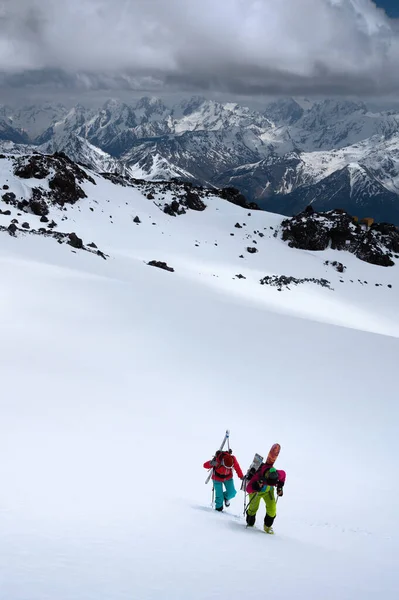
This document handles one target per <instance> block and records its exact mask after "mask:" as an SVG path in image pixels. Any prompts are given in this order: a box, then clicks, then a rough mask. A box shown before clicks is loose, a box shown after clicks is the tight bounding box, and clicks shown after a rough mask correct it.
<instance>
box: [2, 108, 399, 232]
mask: <svg viewBox="0 0 399 600" xmlns="http://www.w3.org/2000/svg"><path fill="white" fill-rule="evenodd" d="M0 139H2V140H7V141H11V142H14V143H16V144H25V145H26V144H31V145H32V146H33V147H34V148H35V149H36V150H37V151H41V152H46V153H52V152H55V151H62V152H65V153H66V154H67V155H68V156H70V157H71V158H72V159H73V160H76V161H77V162H81V163H84V164H86V165H88V166H90V167H91V168H92V169H94V170H95V171H97V172H102V171H108V172H119V173H128V174H130V175H131V176H133V177H137V178H142V179H148V180H166V179H171V178H180V179H183V180H187V181H191V182H194V183H196V184H201V185H207V186H217V187H225V186H234V187H236V188H238V189H239V190H240V191H241V192H242V193H244V194H245V195H246V196H247V199H248V200H249V201H255V202H257V203H258V204H259V205H260V206H261V207H262V208H266V209H267V210H270V211H274V212H278V213H280V214H287V215H291V214H294V213H295V212H298V211H300V210H303V209H304V208H305V206H306V205H307V204H309V203H315V206H316V208H318V209H320V210H321V209H322V210H329V209H333V208H343V209H345V210H348V211H349V212H350V213H352V214H356V215H357V216H359V217H365V216H372V217H374V218H376V219H378V220H383V221H389V222H394V223H399V114H397V113H393V112H378V113H376V112H372V111H370V110H368V108H367V106H366V105H365V104H364V103H362V102H354V101H349V100H335V99H327V100H322V101H317V102H312V101H309V100H306V99H305V100H303V99H302V100H300V99H292V98H290V99H282V100H278V101H275V102H272V103H271V104H269V105H268V106H265V109H264V110H263V111H255V110H251V109H249V108H247V107H243V106H240V105H239V104H237V103H220V102H215V101H211V100H207V99H205V98H203V97H193V98H191V99H188V100H183V101H181V102H179V103H177V104H175V105H173V106H171V107H168V106H167V105H166V104H165V103H164V102H163V101H162V100H160V99H157V98H147V97H144V98H142V99H140V100H139V101H138V102H136V103H132V104H128V103H125V102H121V101H119V100H109V101H107V102H106V103H105V104H104V105H103V107H102V108H101V109H91V108H86V107H84V106H82V105H77V106H75V107H73V108H72V109H66V108H65V107H63V106H62V105H54V106H53V105H51V104H46V105H44V106H39V107H35V106H30V107H28V108H25V109H19V110H17V111H13V110H12V109H10V108H9V107H6V106H3V107H2V108H1V110H0Z"/></svg>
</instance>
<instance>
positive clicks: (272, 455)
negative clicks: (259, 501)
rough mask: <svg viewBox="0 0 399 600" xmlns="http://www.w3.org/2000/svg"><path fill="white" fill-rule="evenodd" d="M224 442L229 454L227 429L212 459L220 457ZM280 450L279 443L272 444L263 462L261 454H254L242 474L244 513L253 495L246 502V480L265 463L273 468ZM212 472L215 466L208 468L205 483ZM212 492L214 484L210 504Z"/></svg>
mask: <svg viewBox="0 0 399 600" xmlns="http://www.w3.org/2000/svg"><path fill="white" fill-rule="evenodd" d="M226 443H227V451H228V453H229V454H231V450H230V430H229V429H227V430H226V433H225V436H224V438H223V441H222V443H221V445H220V448H219V450H218V451H217V452H216V453H215V455H214V457H213V459H215V458H216V457H220V454H221V453H223V450H224V447H225V445H226ZM280 450H281V446H280V444H273V446H272V447H271V448H270V450H269V454H268V455H267V458H266V462H265V463H264V462H263V456H261V455H260V454H255V456H254V459H253V461H252V463H251V464H250V466H249V469H248V471H247V473H246V475H245V476H244V479H243V480H242V484H241V489H242V491H243V492H244V514H245V513H246V511H247V509H248V507H249V505H250V504H251V502H252V500H253V499H254V497H253V498H252V500H251V501H250V502H249V503H248V504H247V484H248V482H249V481H250V479H252V477H253V476H254V475H255V474H256V473H257V472H258V471H259V469H261V468H262V467H264V466H265V465H267V467H268V468H269V469H271V468H273V466H274V463H275V462H276V459H277V457H278V455H279V453H280ZM214 472H215V467H212V469H210V471H209V475H208V477H207V478H206V480H205V483H208V482H209V481H210V479H211V477H212V475H213V474H214ZM214 493H215V488H214V486H212V504H213V501H214Z"/></svg>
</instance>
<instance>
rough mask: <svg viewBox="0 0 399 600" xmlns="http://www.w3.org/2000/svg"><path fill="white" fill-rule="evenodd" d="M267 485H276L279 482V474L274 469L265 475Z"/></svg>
mask: <svg viewBox="0 0 399 600" xmlns="http://www.w3.org/2000/svg"><path fill="white" fill-rule="evenodd" d="M265 477H266V483H267V485H276V483H277V482H278V473H277V471H276V469H275V468H274V467H272V468H271V469H269V470H268V471H267V472H266V473H265Z"/></svg>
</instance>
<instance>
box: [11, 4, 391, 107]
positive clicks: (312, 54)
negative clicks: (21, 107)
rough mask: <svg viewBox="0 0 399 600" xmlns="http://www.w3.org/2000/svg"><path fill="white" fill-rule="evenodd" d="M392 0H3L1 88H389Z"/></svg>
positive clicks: (361, 91)
mask: <svg viewBox="0 0 399 600" xmlns="http://www.w3.org/2000/svg"><path fill="white" fill-rule="evenodd" d="M398 1H399V0H395V2H394V3H392V7H393V6H394V5H396V3H397V2H398ZM390 3H391V0H379V2H378V4H379V7H377V5H376V3H375V2H373V1H372V0H65V1H63V0H1V1H0V85H1V90H0V91H1V92H3V95H5V94H6V92H8V93H9V91H10V89H12V90H13V91H14V93H16V94H18V93H21V94H22V95H24V96H25V98H26V95H29V94H32V96H34V95H35V94H37V91H38V90H40V89H46V90H49V89H50V90H51V89H53V90H55V91H56V90H58V92H59V94H61V95H62V93H64V92H65V94H68V93H71V91H74V90H78V91H84V90H99V91H100V92H101V94H104V93H107V92H108V90H112V93H113V94H114V93H115V91H117V90H123V89H125V90H126V89H127V90H139V91H141V90H142V91H143V92H148V91H150V92H152V93H154V94H157V93H180V92H184V93H188V92H195V93H198V92H202V93H203V92H205V93H206V92H214V93H222V94H243V95H247V96H256V95H272V94H276V95H286V94H290V95H291V94H296V95H299V94H306V95H317V94H325V95H332V94H334V95H335V94H343V95H356V96H369V95H373V96H376V95H377V96H378V95H381V96H386V95H389V94H392V93H396V92H398V91H399V27H398V23H399V21H397V20H395V19H390V18H388V16H387V14H386V13H385V11H384V10H383V9H382V8H381V6H382V5H385V7H386V8H387V9H389V5H390ZM393 14H394V13H392V15H393ZM1 101H2V100H1V98H0V103H1Z"/></svg>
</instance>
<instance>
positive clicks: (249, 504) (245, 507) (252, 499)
mask: <svg viewBox="0 0 399 600" xmlns="http://www.w3.org/2000/svg"><path fill="white" fill-rule="evenodd" d="M257 495H258V492H256V494H255V496H252V498H251V500H250V501H249V502H248V504H247V506H244V515H245V513H246V512H247V510H248V509H249V507H250V506H251V504H252V502H253V501H254V500H255V498H256V496H257Z"/></svg>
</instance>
